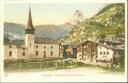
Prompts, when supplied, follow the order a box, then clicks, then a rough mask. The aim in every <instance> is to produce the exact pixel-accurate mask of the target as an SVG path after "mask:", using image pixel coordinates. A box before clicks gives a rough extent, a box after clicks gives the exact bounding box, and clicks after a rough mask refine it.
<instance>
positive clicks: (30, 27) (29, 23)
mask: <svg viewBox="0 0 128 83" xmlns="http://www.w3.org/2000/svg"><path fill="white" fill-rule="evenodd" d="M34 30H35V29H34V28H33V23H32V15H31V8H30V6H29V14H28V21H27V27H26V29H25V31H26V33H34Z"/></svg>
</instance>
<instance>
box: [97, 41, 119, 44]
mask: <svg viewBox="0 0 128 83" xmlns="http://www.w3.org/2000/svg"><path fill="white" fill-rule="evenodd" d="M102 42H107V43H112V44H117V45H119V44H121V41H119V40H99V43H102Z"/></svg>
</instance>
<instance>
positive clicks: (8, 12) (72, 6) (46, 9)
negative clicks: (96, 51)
mask: <svg viewBox="0 0 128 83" xmlns="http://www.w3.org/2000/svg"><path fill="white" fill-rule="evenodd" d="M28 5H29V4H27V3H5V4H4V21H5V22H13V23H20V24H24V25H26V22H27V17H28ZM30 5H31V11H32V19H33V24H34V25H41V24H64V23H65V22H66V21H68V20H70V19H71V17H72V16H73V14H74V12H75V11H76V10H80V11H81V12H83V14H84V16H85V18H89V17H91V16H93V15H95V14H96V13H97V12H98V11H99V10H100V9H102V8H103V7H104V6H105V5H106V4H105V3H33V4H32V3H31V4H30Z"/></svg>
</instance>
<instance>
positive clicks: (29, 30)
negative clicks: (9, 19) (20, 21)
mask: <svg viewBox="0 0 128 83" xmlns="http://www.w3.org/2000/svg"><path fill="white" fill-rule="evenodd" d="M34 31H35V29H34V28H33V24H32V16H31V9H30V6H29V15H28V21H27V27H26V29H25V46H26V47H27V49H28V50H27V51H28V53H27V54H28V57H29V58H34V55H35V51H34V47H35V36H34Z"/></svg>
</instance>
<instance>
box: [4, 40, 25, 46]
mask: <svg viewBox="0 0 128 83" xmlns="http://www.w3.org/2000/svg"><path fill="white" fill-rule="evenodd" d="M4 45H24V40H12V41H8V42H4Z"/></svg>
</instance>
